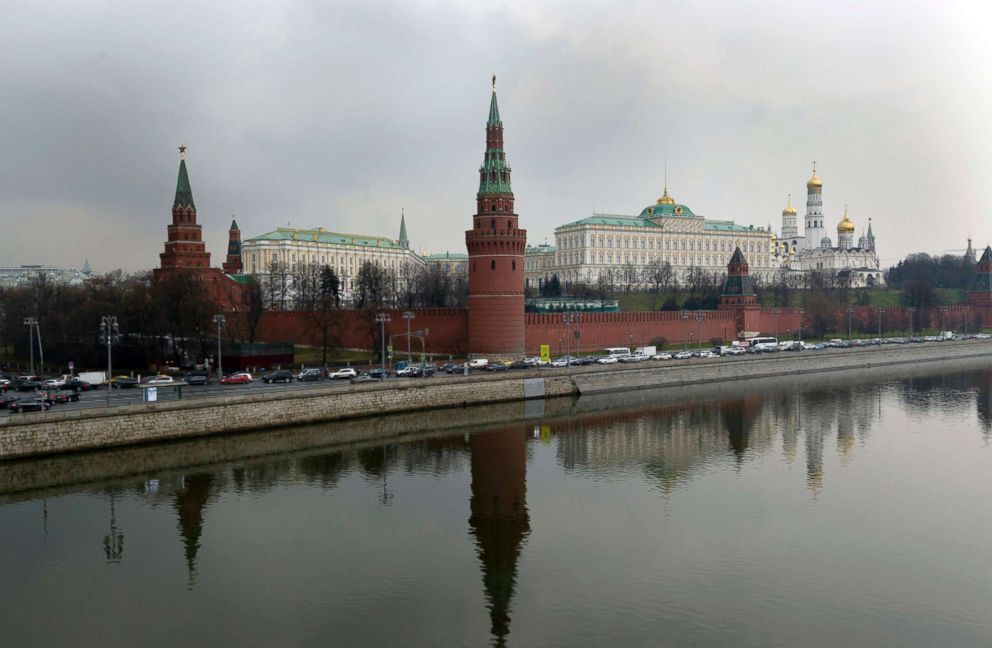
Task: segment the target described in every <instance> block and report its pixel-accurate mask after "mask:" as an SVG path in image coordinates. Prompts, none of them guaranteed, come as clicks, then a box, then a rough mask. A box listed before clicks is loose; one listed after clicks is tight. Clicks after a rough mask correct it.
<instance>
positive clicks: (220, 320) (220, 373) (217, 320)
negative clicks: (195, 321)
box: [214, 313, 226, 380]
mask: <svg viewBox="0 0 992 648" xmlns="http://www.w3.org/2000/svg"><path fill="white" fill-rule="evenodd" d="M225 321H226V320H225V319H224V316H223V315H222V314H221V313H217V314H216V315H214V324H216V325H217V380H220V379H221V378H223V377H224V368H223V366H221V365H222V363H221V356H220V353H221V350H220V339H221V329H222V328H223V327H224V322H225Z"/></svg>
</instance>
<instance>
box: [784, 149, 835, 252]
mask: <svg viewBox="0 0 992 648" xmlns="http://www.w3.org/2000/svg"><path fill="white" fill-rule="evenodd" d="M826 236H827V230H826V228H824V227H823V181H822V180H820V179H819V178H818V177H816V163H815V162H814V163H813V177H812V178H810V179H809V180H808V181H807V182H806V230H805V239H804V245H803V247H804V248H805V249H811V248H818V247H820V245H821V244H822V241H823V239H824V238H825V237H826ZM783 238H785V237H784V236H783ZM827 247H830V245H829V244H828V245H827Z"/></svg>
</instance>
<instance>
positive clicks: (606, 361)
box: [596, 356, 617, 365]
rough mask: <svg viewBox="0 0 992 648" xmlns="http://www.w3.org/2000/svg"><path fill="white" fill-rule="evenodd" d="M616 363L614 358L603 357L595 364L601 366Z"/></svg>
mask: <svg viewBox="0 0 992 648" xmlns="http://www.w3.org/2000/svg"><path fill="white" fill-rule="evenodd" d="M616 363H617V357H616V356H603V357H602V358H598V359H597V360H596V364H601V365H607V364H616Z"/></svg>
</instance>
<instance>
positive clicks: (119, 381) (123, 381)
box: [110, 376, 140, 389]
mask: <svg viewBox="0 0 992 648" xmlns="http://www.w3.org/2000/svg"><path fill="white" fill-rule="evenodd" d="M139 384H140V383H139V382H138V379H137V378H132V377H131V376H116V377H114V378H111V379H110V385H111V386H112V387H113V388H114V389H134V388H135V387H137V386H138V385H139Z"/></svg>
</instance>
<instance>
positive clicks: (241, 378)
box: [220, 372, 251, 385]
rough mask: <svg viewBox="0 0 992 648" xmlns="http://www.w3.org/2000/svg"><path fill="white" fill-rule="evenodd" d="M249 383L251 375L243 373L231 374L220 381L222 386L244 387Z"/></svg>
mask: <svg viewBox="0 0 992 648" xmlns="http://www.w3.org/2000/svg"><path fill="white" fill-rule="evenodd" d="M250 382H251V374H250V373H245V372H238V373H233V374H231V375H229V376H224V377H223V378H221V379H220V384H222V385H246V384H248V383H250Z"/></svg>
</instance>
